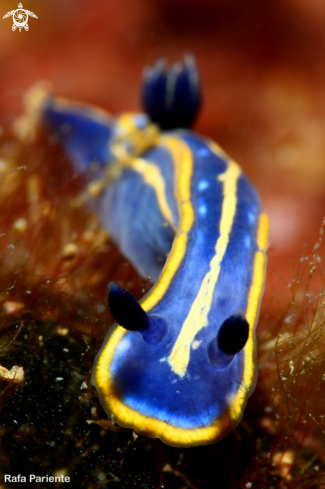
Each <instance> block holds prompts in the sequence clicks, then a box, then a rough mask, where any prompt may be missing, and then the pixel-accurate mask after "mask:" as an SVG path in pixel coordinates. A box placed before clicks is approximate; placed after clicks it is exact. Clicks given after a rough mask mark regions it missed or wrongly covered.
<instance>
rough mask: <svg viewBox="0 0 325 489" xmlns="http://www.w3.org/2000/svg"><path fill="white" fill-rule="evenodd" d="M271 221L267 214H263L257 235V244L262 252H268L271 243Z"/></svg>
mask: <svg viewBox="0 0 325 489" xmlns="http://www.w3.org/2000/svg"><path fill="white" fill-rule="evenodd" d="M269 231H270V220H269V217H268V215H267V214H261V217H260V223H259V227H258V233H257V244H258V247H259V249H260V250H261V251H264V250H266V248H267V246H268V243H269Z"/></svg>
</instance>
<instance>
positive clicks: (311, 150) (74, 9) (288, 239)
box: [0, 0, 325, 302]
mask: <svg viewBox="0 0 325 489" xmlns="http://www.w3.org/2000/svg"><path fill="white" fill-rule="evenodd" d="M16 5H17V4H15V3H13V2H10V1H4V2H2V4H1V9H2V14H1V15H4V14H5V13H6V12H7V11H10V10H12V9H14V8H16ZM24 8H26V9H29V10H31V11H32V12H34V13H35V14H36V15H37V16H38V19H33V18H29V27H30V29H29V31H28V32H25V31H24V30H22V32H19V31H18V30H16V31H15V32H13V31H12V30H11V25H12V20H11V18H8V19H2V20H1V24H0V46H1V48H0V66H1V68H0V70H1V84H2V90H1V92H0V123H1V125H2V126H3V128H4V134H5V135H6V132H8V131H9V129H10V126H11V123H12V122H13V120H14V118H15V117H16V116H17V115H18V114H19V113H21V112H22V110H23V97H24V93H25V91H26V89H27V88H29V87H30V86H31V85H32V84H34V83H35V82H37V81H39V80H48V81H50V82H51V84H52V87H53V91H54V92H55V93H56V94H60V95H65V96H67V97H69V98H72V99H76V100H81V101H85V102H90V103H95V104H97V105H99V106H102V107H104V108H106V109H107V110H109V111H110V112H113V113H115V112H119V111H123V110H140V109H141V107H140V105H139V87H140V83H141V73H142V69H143V67H144V65H146V64H149V63H152V62H154V61H155V59H156V58H157V57H159V56H166V57H167V58H168V59H169V60H170V61H175V60H177V59H179V58H180V57H182V56H183V53H184V52H187V51H190V52H192V53H194V55H195V57H196V59H197V63H198V66H199V70H200V72H201V76H202V84H203V90H204V106H203V109H202V111H201V114H200V116H199V119H198V121H197V124H196V130H197V131H198V132H200V133H202V134H205V135H208V136H210V137H212V138H213V139H215V140H216V141H217V142H218V143H219V144H221V146H223V147H224V149H225V150H226V151H227V152H228V153H229V154H230V155H231V156H232V157H233V158H234V159H236V160H237V161H238V162H239V163H240V164H241V165H242V167H243V168H244V171H246V173H247V174H248V175H249V177H250V178H251V179H252V180H253V182H254V183H255V184H256V186H257V187H258V189H259V191H260V193H261V196H262V200H263V204H264V207H265V208H266V210H267V212H268V213H269V215H270V217H271V247H270V251H269V278H268V288H267V296H268V297H270V296H272V295H274V294H276V293H277V291H279V290H280V288H281V286H282V285H281V284H282V282H281V280H279V278H278V275H279V274H280V275H281V276H282V277H284V278H285V279H286V280H288V281H289V282H290V280H291V274H292V272H291V267H292V266H293V268H294V269H296V266H298V263H299V258H300V256H301V254H302V249H303V245H304V243H305V242H306V243H307V251H311V249H312V247H313V245H314V244H315V242H316V240H317V236H318V231H319V227H320V225H321V221H322V217H323V215H324V214H325V208H324V207H325V206H324V203H325V201H324V200H325V199H324V187H325V138H324V136H323V134H324V133H325V90H324V86H325V30H324V28H323V27H324V24H325V4H324V2H322V1H320V0H308V1H307V0H282V1H279V0H275V1H274V0H273V1H272V2H271V1H270V0H263V1H262V2H261V1H260V0H249V1H247V2H242V1H241V0H232V1H231V2H229V1H226V0H200V1H198V0H191V2H186V1H185V0H178V1H177V2H175V1H172V0H155V2H152V1H149V0H142V1H141V2H138V1H136V0H124V1H123V2H122V1H120V0H119V1H117V0H105V1H104V0H99V1H97V2H91V1H90V0H79V1H78V2H76V1H71V0H70V1H67V0H56V1H55V2H38V1H35V0H29V1H28V2H26V0H25V3H24ZM266 301H267V302H268V300H267V299H266Z"/></svg>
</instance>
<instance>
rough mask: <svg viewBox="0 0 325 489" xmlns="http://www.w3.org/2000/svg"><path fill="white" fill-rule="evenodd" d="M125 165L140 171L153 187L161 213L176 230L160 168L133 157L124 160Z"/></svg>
mask: <svg viewBox="0 0 325 489" xmlns="http://www.w3.org/2000/svg"><path fill="white" fill-rule="evenodd" d="M124 165H125V166H129V167H130V168H132V170H135V171H136V172H138V173H140V174H141V176H142V178H143V180H144V181H145V182H146V183H147V184H148V185H150V186H151V187H153V189H154V190H155V192H156V196H157V201H158V204H159V207H160V210H161V213H162V215H163V216H164V218H165V219H166V221H167V222H168V224H170V225H171V227H172V228H173V229H174V230H175V231H176V227H175V223H174V221H173V216H172V213H171V210H170V207H169V205H168V202H167V198H166V185H165V180H164V178H163V176H162V174H161V171H160V169H159V168H158V166H157V165H155V164H153V163H150V162H147V161H146V160H144V159H142V158H135V159H133V160H131V161H130V162H126V163H125V164H124Z"/></svg>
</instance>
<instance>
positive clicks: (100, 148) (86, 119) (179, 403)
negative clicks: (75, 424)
mask: <svg viewBox="0 0 325 489" xmlns="http://www.w3.org/2000/svg"><path fill="white" fill-rule="evenodd" d="M43 117H44V120H45V121H46V122H47V123H48V124H49V125H50V127H51V128H52V130H54V131H55V132H56V134H58V136H59V138H60V139H61V142H62V144H63V146H64V147H65V149H66V151H67V153H68V155H69V156H70V157H71V159H72V162H73V164H74V165H75V168H76V170H77V171H80V172H85V171H87V169H88V170H89V168H90V166H91V164H92V163H93V162H94V161H96V165H95V168H96V172H97V173H96V178H97V180H96V181H97V183H98V182H99V187H98V186H97V187H96V188H100V191H99V192H98V195H97V194H96V206H97V211H98V213H99V216H100V218H101V222H102V224H103V226H104V227H105V228H106V229H107V230H108V231H109V233H110V235H111V238H112V239H113V240H114V241H115V242H116V243H117V244H118V246H119V247H120V249H121V251H122V252H123V253H124V254H125V255H126V256H127V257H128V258H129V259H130V260H131V262H132V263H133V264H134V266H135V267H136V268H137V270H138V271H139V273H140V274H141V275H143V276H144V277H148V276H151V277H152V279H153V280H154V281H155V284H154V286H153V287H152V289H151V290H150V291H149V292H148V293H147V295H146V296H145V297H144V298H143V299H142V300H141V301H140V305H141V308H142V309H143V311H144V314H145V313H146V314H147V317H148V324H151V328H152V329H154V327H155V324H156V325H157V324H158V323H157V321H158V322H159V321H160V323H159V324H160V325H161V324H162V323H161V322H163V324H164V328H165V329H163V330H162V331H163V334H162V335H161V338H159V341H150V337H149V340H148V338H147V337H146V336H145V334H143V331H142V330H140V329H141V328H140V327H139V328H136V327H135V328H133V327H131V328H128V327H127V326H125V327H122V326H120V325H118V324H115V325H114V326H113V327H112V328H110V330H109V332H108V333H107V335H106V338H105V340H104V342H103V345H102V347H101V349H100V351H99V352H98V355H97V357H96V361H95V364H94V367H93V372H92V382H93V384H94V385H95V387H96V389H97V391H98V394H99V398H100V401H101V403H102V405H103V407H104V409H105V411H106V412H107V414H108V415H109V416H110V417H111V419H112V420H113V421H114V422H116V423H118V424H119V425H121V426H124V427H129V428H133V429H134V430H135V431H137V432H138V433H140V434H146V435H148V436H152V437H158V438H160V439H161V440H162V441H163V442H164V443H166V444H169V445H173V446H185V447H186V446H187V447H189V446H195V445H200V444H202V445H204V444H210V443H215V442H216V441H219V440H220V439H222V438H223V437H224V436H226V435H227V434H228V433H229V432H230V431H231V430H232V429H234V428H235V427H236V426H237V424H238V423H239V421H240V420H241V417H242V415H243V410H244V408H245V406H246V403H247V400H248V397H249V396H250V395H251V393H252V391H253V390H254V387H255V383H256V370H257V368H256V334H255V329H256V325H257V320H258V314H259V307H260V301H261V297H262V294H263V290H264V283H265V268H266V254H265V251H266V248H267V244H268V228H269V224H268V218H267V216H266V214H264V213H263V211H262V208H261V204H260V199H259V196H258V194H257V192H256V190H255V189H254V187H253V186H252V184H251V183H250V182H249V180H248V178H247V177H246V176H245V175H244V173H243V172H242V170H241V168H240V167H239V166H238V165H237V163H235V162H234V161H232V160H231V159H230V158H229V157H228V156H227V155H226V154H225V153H224V152H223V151H222V150H221V149H220V147H219V146H217V145H216V144H215V143H214V142H212V141H210V140H209V139H207V138H203V137H202V136H199V135H197V134H195V133H194V132H192V131H190V130H188V129H171V128H169V127H168V128H167V130H166V131H162V132H159V130H157V127H156V126H155V125H154V124H153V123H152V122H151V121H150V120H149V117H148V116H147V115H144V114H131V113H126V114H122V115H121V116H119V117H117V118H112V117H111V116H109V115H105V114H103V112H102V111H100V112H99V111H98V110H97V109H95V108H90V107H87V106H82V105H73V104H71V103H69V102H66V101H63V100H60V99H54V98H50V99H48V100H47V102H46V103H45V104H44V107H43ZM166 120H167V122H168V118H167V119H166ZM69 124H70V128H71V130H70V131H67V130H66V127H67V125H69ZM166 124H167V123H166ZM168 124H169V122H168ZM63 125H65V129H64V131H63V130H61V129H62V127H63ZM80 145H81V146H82V147H83V151H80ZM114 168H115V170H114V171H112V169H114ZM92 178H93V176H92ZM100 182H102V183H101V184H100ZM103 182H104V183H103ZM92 183H93V182H92ZM94 195H95V194H94ZM229 318H230V319H229ZM238 318H239V319H238ZM229 321H230V323H231V324H234V325H235V326H234V327H235V328H237V329H234V331H235V332H236V331H239V328H241V327H245V325H247V335H248V339H247V336H246V337H245V338H244V341H243V344H241V345H240V347H239V348H237V350H236V349H235V350H234V351H231V345H230V350H229V352H228V350H227V349H226V350H225V349H223V348H224V347H223V346H221V341H220V331H221V330H222V328H223V330H225V327H226V326H227V327H228V325H229V324H230V323H229ZM228 323H229V324H228ZM123 326H124V325H123ZM146 327H147V326H146ZM125 328H127V329H125ZM134 329H135V330H134ZM148 331H149V330H148ZM150 331H151V330H150ZM150 331H149V333H150ZM150 334H151V333H150ZM235 335H237V334H236V333H235ZM229 338H230V340H229ZM234 340H235V338H234ZM218 341H219V343H218ZM227 341H228V343H229V341H230V343H231V337H230V336H229V334H228V340H226V343H227ZM222 349H223V350H222ZM238 350H239V351H238Z"/></svg>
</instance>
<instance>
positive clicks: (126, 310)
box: [108, 282, 167, 344]
mask: <svg viewBox="0 0 325 489" xmlns="http://www.w3.org/2000/svg"><path fill="white" fill-rule="evenodd" d="M108 288H109V292H108V305H109V308H110V311H111V314H112V316H113V318H114V319H115V321H116V322H117V323H118V324H119V325H120V326H123V328H125V329H127V330H128V331H139V332H140V333H141V334H142V337H143V339H144V340H145V341H146V342H147V343H150V344H155V343H159V342H160V341H161V340H162V338H163V337H164V335H165V334H166V331H167V323H166V321H165V320H164V319H163V318H161V317H159V316H154V315H153V316H148V314H147V313H146V311H144V309H142V307H141V305H140V304H139V303H138V301H137V300H136V298H135V297H134V296H133V295H132V294H131V292H129V291H128V290H127V289H124V288H122V287H119V286H118V285H116V284H115V283H114V282H110V283H109V284H108Z"/></svg>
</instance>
